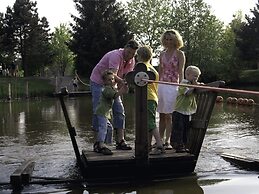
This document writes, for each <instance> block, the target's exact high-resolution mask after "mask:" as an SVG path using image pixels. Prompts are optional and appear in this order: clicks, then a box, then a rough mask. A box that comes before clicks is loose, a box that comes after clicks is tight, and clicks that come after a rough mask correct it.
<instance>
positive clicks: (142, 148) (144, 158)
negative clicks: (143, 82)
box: [135, 86, 149, 166]
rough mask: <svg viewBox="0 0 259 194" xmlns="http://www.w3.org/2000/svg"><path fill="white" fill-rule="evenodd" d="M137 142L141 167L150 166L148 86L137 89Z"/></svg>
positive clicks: (137, 153) (136, 155) (136, 147)
mask: <svg viewBox="0 0 259 194" xmlns="http://www.w3.org/2000/svg"><path fill="white" fill-rule="evenodd" d="M135 89H136V90H135V110H136V114H135V115H136V118H135V120H136V132H135V135H136V140H135V157H136V162H138V163H139V165H140V166H142V165H144V166H145V165H147V164H148V150H149V148H148V129H147V86H143V87H139V86H136V87H135Z"/></svg>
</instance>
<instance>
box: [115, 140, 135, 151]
mask: <svg viewBox="0 0 259 194" xmlns="http://www.w3.org/2000/svg"><path fill="white" fill-rule="evenodd" d="M116 150H132V147H130V146H129V145H128V144H127V143H126V142H125V140H124V139H123V140H121V142H120V143H117V145H116Z"/></svg>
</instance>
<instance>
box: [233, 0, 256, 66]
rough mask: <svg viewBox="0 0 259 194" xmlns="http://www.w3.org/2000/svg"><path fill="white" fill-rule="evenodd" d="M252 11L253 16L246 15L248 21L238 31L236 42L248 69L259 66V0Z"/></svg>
mask: <svg viewBox="0 0 259 194" xmlns="http://www.w3.org/2000/svg"><path fill="white" fill-rule="evenodd" d="M251 12H252V14H253V16H252V17H251V18H250V17H249V16H248V15H246V20H247V22H246V23H243V25H242V26H241V28H240V30H239V31H236V35H237V39H236V44H237V47H238V48H239V50H240V58H241V59H242V60H243V62H244V63H245V64H246V69H249V68H252V69H256V68H259V0H258V3H257V4H256V6H255V7H254V9H252V10H251Z"/></svg>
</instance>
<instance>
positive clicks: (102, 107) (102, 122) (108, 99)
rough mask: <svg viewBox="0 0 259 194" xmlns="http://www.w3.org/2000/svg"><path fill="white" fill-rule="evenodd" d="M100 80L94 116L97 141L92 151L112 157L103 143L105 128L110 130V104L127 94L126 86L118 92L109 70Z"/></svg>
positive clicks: (112, 74)
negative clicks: (98, 97)
mask: <svg viewBox="0 0 259 194" xmlns="http://www.w3.org/2000/svg"><path fill="white" fill-rule="evenodd" d="M102 79H103V82H104V88H103V90H102V95H101V98H100V101H99V104H98V105H97V108H96V111H95V114H96V115H97V121H98V129H97V139H96V142H95V143H94V151H95V152H97V153H102V154H104V155H112V154H113V153H112V151H111V150H110V149H109V148H108V147H107V146H106V145H105V143H104V142H105V138H106V134H107V127H108V128H109V129H110V130H112V124H111V123H110V121H109V119H111V113H112V104H113V102H114V99H115V98H117V97H118V96H120V95H122V94H124V93H127V92H128V86H127V85H124V86H122V87H121V88H120V89H119V90H118V89H117V88H116V87H115V85H116V82H115V77H114V73H113V71H111V70H106V71H104V73H103V75H102Z"/></svg>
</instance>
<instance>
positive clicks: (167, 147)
mask: <svg viewBox="0 0 259 194" xmlns="http://www.w3.org/2000/svg"><path fill="white" fill-rule="evenodd" d="M163 146H164V148H165V150H172V149H173V147H172V146H171V145H170V144H169V143H168V142H166V143H165V144H163Z"/></svg>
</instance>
